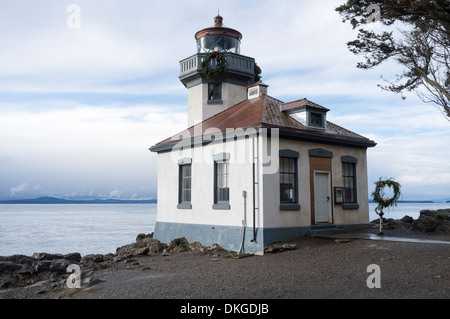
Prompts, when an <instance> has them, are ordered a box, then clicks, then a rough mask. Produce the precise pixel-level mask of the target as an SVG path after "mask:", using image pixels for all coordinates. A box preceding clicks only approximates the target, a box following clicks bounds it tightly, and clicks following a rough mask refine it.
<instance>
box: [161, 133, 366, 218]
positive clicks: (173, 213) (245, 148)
mask: <svg viewBox="0 0 450 319" xmlns="http://www.w3.org/2000/svg"><path fill="white" fill-rule="evenodd" d="M251 140H252V139H251V138H250V139H249V140H244V139H243V138H239V139H238V140H237V141H229V142H227V143H226V144H225V145H223V144H215V145H213V144H209V145H206V146H204V147H195V148H193V149H187V150H183V151H177V152H167V153H161V154H159V155H158V221H159V222H171V223H188V224H201V225H218V226H238V227H240V226H242V220H243V219H244V218H245V219H246V225H247V226H248V227H252V226H253V197H252V196H253V170H252V150H253V147H252V142H251ZM265 143H266V141H265V140H264V138H263V137H260V138H259V151H260V161H259V169H258V167H256V170H255V173H256V174H257V176H259V179H258V178H257V182H259V184H258V186H257V188H259V195H260V197H259V198H258V192H256V196H255V203H256V207H258V204H259V210H256V216H255V220H256V227H293V226H309V225H311V191H310V157H309V150H311V149H317V148H323V149H326V150H328V151H330V152H332V153H333V157H332V158H331V165H332V170H331V187H332V190H331V194H332V200H333V205H332V214H333V222H334V223H335V224H347V223H366V222H368V221H369V210H368V191H367V160H366V150H364V149H355V148H348V147H340V146H333V145H324V144H316V143H305V142H298V141H291V140H280V142H279V149H289V150H293V151H296V152H298V153H299V158H298V178H299V181H298V188H299V190H298V196H299V204H300V205H301V209H300V210H292V211H286V210H280V199H279V196H280V195H279V174H278V170H276V172H275V173H273V168H272V174H264V170H263V168H262V165H263V163H262V152H263V145H264V144H265ZM255 145H256V144H255ZM256 149H258V148H257V147H255V150H256ZM272 151H273V150H272ZM222 152H226V153H229V154H230V163H231V165H230V179H229V183H230V209H229V210H216V209H213V208H212V205H213V204H214V162H213V155H214V154H218V153H222ZM274 153H275V154H277V155H278V149H277V151H276V152H274ZM346 155H348V156H353V157H355V158H356V159H357V164H356V172H357V199H358V204H359V208H358V209H343V208H342V205H341V204H335V203H334V194H333V187H335V186H343V185H342V163H341V156H346ZM182 158H192V198H191V205H192V209H179V208H177V205H178V183H179V176H178V175H179V170H178V160H180V159H182ZM266 171H267V170H266ZM258 173H259V174H258ZM243 191H246V193H247V197H246V207H245V205H244V197H243Z"/></svg>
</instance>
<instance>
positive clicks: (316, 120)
mask: <svg viewBox="0 0 450 319" xmlns="http://www.w3.org/2000/svg"><path fill="white" fill-rule="evenodd" d="M309 125H310V126H315V127H324V120H323V114H322V113H315V112H310V113H309Z"/></svg>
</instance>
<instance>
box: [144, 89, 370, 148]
mask: <svg viewBox="0 0 450 319" xmlns="http://www.w3.org/2000/svg"><path fill="white" fill-rule="evenodd" d="M306 105H308V106H311V107H316V108H320V109H322V110H328V109H327V108H324V107H323V106H320V105H318V104H315V103H313V102H310V101H308V100H307V99H301V100H297V101H293V102H289V103H283V102H282V101H280V100H277V99H275V98H273V97H271V96H268V95H266V94H263V95H261V96H260V97H258V98H256V99H251V100H245V101H242V102H241V103H238V104H236V105H234V106H232V107H230V108H228V109H226V110H224V111H222V112H220V113H218V114H216V115H214V116H212V117H210V118H208V119H206V120H204V121H203V122H201V123H198V124H196V125H194V126H191V127H189V128H187V129H186V130H184V131H183V132H180V133H178V134H176V135H174V136H172V137H170V138H167V139H165V140H163V141H161V142H159V143H157V144H156V145H155V146H153V147H151V150H152V151H159V150H160V149H161V148H165V146H169V145H172V144H176V143H178V142H180V141H181V140H183V139H186V138H187V137H189V138H194V139H195V138H199V137H202V136H204V135H208V133H211V130H212V129H216V130H217V129H218V130H220V131H221V132H222V134H225V133H226V130H227V129H230V128H234V129H236V128H243V129H245V128H248V127H255V128H259V127H261V128H264V127H266V128H279V129H280V136H281V137H282V136H283V133H286V134H288V135H289V136H291V138H296V137H297V138H298V139H299V140H316V141H318V142H322V143H327V142H333V143H341V144H342V143H343V144H348V145H352V144H354V145H355V146H359V147H372V146H375V145H376V144H375V143H374V142H373V141H371V140H369V139H367V138H365V137H363V136H361V135H359V134H356V133H354V132H352V131H349V130H347V129H345V128H343V127H340V126H338V125H336V124H333V123H331V122H329V121H327V123H326V128H325V129H317V128H310V127H307V126H305V125H303V124H301V123H300V122H298V121H296V120H295V119H294V118H292V117H290V116H289V115H287V114H286V113H285V112H283V111H285V110H292V109H294V108H297V107H303V106H306ZM207 130H208V131H207ZM205 132H206V134H205Z"/></svg>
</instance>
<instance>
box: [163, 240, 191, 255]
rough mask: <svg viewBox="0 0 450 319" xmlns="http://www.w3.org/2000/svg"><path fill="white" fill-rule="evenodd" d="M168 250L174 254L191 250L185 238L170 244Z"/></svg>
mask: <svg viewBox="0 0 450 319" xmlns="http://www.w3.org/2000/svg"><path fill="white" fill-rule="evenodd" d="M167 250H168V251H170V252H174V253H180V252H183V251H186V250H190V248H189V242H188V241H187V239H186V238H185V237H181V238H176V239H174V240H172V241H171V242H170V244H169V247H168V248H167Z"/></svg>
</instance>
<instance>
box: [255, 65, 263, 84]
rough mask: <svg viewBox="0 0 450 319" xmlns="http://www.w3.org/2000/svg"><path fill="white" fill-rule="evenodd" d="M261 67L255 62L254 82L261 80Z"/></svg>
mask: <svg viewBox="0 0 450 319" xmlns="http://www.w3.org/2000/svg"><path fill="white" fill-rule="evenodd" d="M261 72H262V71H261V68H260V67H259V66H258V64H256V63H255V82H258V81H260V80H261V78H262V76H261V75H260V74H261Z"/></svg>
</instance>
